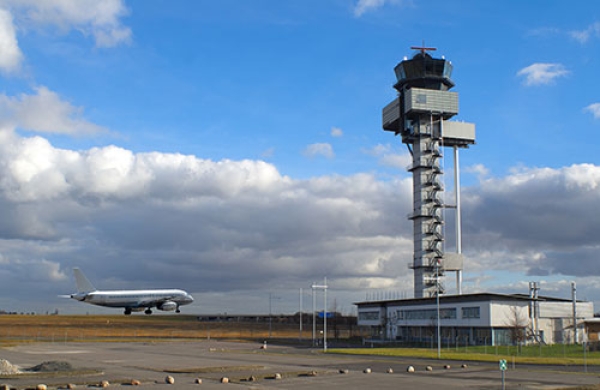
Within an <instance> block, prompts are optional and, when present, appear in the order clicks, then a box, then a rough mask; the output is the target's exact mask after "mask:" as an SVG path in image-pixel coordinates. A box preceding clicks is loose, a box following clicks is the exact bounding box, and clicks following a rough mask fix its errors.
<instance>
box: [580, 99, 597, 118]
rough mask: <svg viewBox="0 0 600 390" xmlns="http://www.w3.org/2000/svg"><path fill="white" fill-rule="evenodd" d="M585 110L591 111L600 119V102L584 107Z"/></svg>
mask: <svg viewBox="0 0 600 390" xmlns="http://www.w3.org/2000/svg"><path fill="white" fill-rule="evenodd" d="M584 111H586V112H590V113H591V114H592V115H593V116H594V118H596V119H600V103H592V104H590V105H589V106H587V107H586V108H584Z"/></svg>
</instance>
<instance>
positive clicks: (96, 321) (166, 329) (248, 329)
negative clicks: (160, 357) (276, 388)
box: [0, 315, 350, 343]
mask: <svg viewBox="0 0 600 390" xmlns="http://www.w3.org/2000/svg"><path fill="white" fill-rule="evenodd" d="M269 336H271V337H272V338H285V339H299V338H300V337H301V338H302V339H306V340H308V339H310V338H311V336H312V329H308V327H306V326H305V328H304V329H303V332H302V334H300V331H299V325H298V324H280V323H276V322H273V323H272V324H271V326H269V324H268V323H265V322H209V321H198V319H197V318H196V316H191V315H151V316H147V315H131V316H124V315H0V343H14V342H28V341H94V340H97V341H106V340H109V339H114V340H124V339H129V340H131V341H138V340H139V341H143V340H145V339H154V340H159V339H169V340H173V339H210V338H228V339H268V338H269ZM349 336H350V335H349V332H348V331H344V330H341V331H340V337H346V338H347V337H349Z"/></svg>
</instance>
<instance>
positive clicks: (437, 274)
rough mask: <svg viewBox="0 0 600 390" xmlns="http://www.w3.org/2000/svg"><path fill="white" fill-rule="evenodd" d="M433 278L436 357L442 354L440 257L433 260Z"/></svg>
mask: <svg viewBox="0 0 600 390" xmlns="http://www.w3.org/2000/svg"><path fill="white" fill-rule="evenodd" d="M435 280H436V285H437V291H436V293H435V301H436V308H437V356H438V359H440V358H441V355H442V351H441V345H440V344H441V341H442V335H441V334H440V333H441V332H440V328H441V326H440V259H437V260H436V261H435Z"/></svg>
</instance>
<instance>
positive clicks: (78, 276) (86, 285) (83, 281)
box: [73, 268, 96, 293]
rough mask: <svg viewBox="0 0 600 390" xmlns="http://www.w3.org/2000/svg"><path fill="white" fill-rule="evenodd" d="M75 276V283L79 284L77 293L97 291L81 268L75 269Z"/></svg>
mask: <svg viewBox="0 0 600 390" xmlns="http://www.w3.org/2000/svg"><path fill="white" fill-rule="evenodd" d="M73 274H74V275H75V283H76V284H77V292H80V293H81V292H90V291H96V288H95V287H94V285H93V284H92V283H91V282H90V281H89V280H88V278H86V277H85V275H84V274H83V272H82V271H81V270H80V269H79V268H73Z"/></svg>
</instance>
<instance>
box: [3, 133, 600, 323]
mask: <svg viewBox="0 0 600 390" xmlns="http://www.w3.org/2000/svg"><path fill="white" fill-rule="evenodd" d="M387 150H388V148H387V147H386V146H385V145H379V146H378V147H375V148H374V149H373V151H374V153H375V152H377V153H379V155H383V154H385V153H386V151H387ZM472 171H473V172H480V173H485V169H484V168H483V167H473V169H472ZM480 180H481V181H480V183H479V184H478V185H475V186H471V187H463V197H462V198H463V226H464V230H463V252H464V254H465V256H466V260H465V281H466V283H468V285H466V286H465V291H469V292H474V291H476V290H477V289H478V288H482V289H484V288H486V286H489V283H491V281H490V280H487V281H486V280H484V278H483V276H485V275H490V274H494V273H495V274H498V273H500V274H502V273H504V274H511V273H513V274H514V273H519V274H520V278H528V277H531V278H538V279H539V278H542V277H543V278H545V279H547V278H557V277H558V278H563V279H566V278H569V277H586V278H587V277H590V275H592V274H594V275H596V276H599V275H598V274H599V273H600V270H598V267H597V266H596V263H597V255H596V254H597V252H598V250H599V249H600V240H599V239H598V237H597V234H596V232H597V231H598V230H599V229H600V222H599V221H598V219H597V218H596V215H595V213H594V212H593V210H598V209H599V208H600V167H598V166H595V165H592V164H580V165H573V166H569V167H563V168H559V169H550V168H520V169H519V170H515V171H513V172H512V173H511V174H509V175H507V176H505V177H490V176H489V174H488V175H482V177H481V179H480ZM411 210H412V180H411V179H410V178H407V179H399V178H396V179H391V180H390V179H389V178H388V180H385V181H382V180H379V179H378V178H377V176H376V175H374V174H365V173H363V174H354V175H350V176H342V175H331V176H321V177H315V178H311V179H307V180H298V179H293V178H291V177H288V176H285V175H282V174H281V173H280V172H279V171H278V170H277V168H276V167H275V166H274V165H272V164H269V163H266V162H264V161H255V160H240V161H233V160H220V161H212V160H207V159H202V158H199V157H197V156H192V155H182V154H178V153H160V152H147V153H134V152H132V151H131V150H127V149H124V148H122V147H118V146H106V147H97V148H91V149H88V150H80V151H75V150H67V149H59V148H56V147H55V146H53V145H52V144H51V143H50V142H49V141H48V140H47V139H45V138H43V137H40V136H31V137H23V136H20V135H19V134H18V133H17V132H14V131H12V130H11V129H8V128H6V127H5V128H4V129H2V130H0V213H1V215H2V218H1V219H0V263H2V272H0V296H7V294H8V293H9V292H10V291H11V290H14V288H15V285H14V282H15V281H17V282H19V281H30V282H27V283H34V282H33V280H34V279H35V283H36V284H39V285H40V286H38V288H36V289H32V291H33V290H34V291H37V293H39V291H44V292H47V293H48V294H47V295H48V296H49V297H54V296H56V294H62V293H68V292H70V291H71V290H72V287H71V284H70V283H67V281H66V278H67V277H68V275H70V268H71V267H72V266H80V267H82V268H83V269H84V270H87V271H88V273H89V274H90V275H94V277H93V278H94V282H96V284H98V285H99V286H101V287H102V288H144V287H148V286H157V287H160V286H167V287H168V286H175V287H181V288H186V289H188V290H190V291H191V292H193V293H195V294H196V295H197V297H198V298H199V299H198V302H201V300H202V298H203V297H204V296H205V295H204V294H206V297H208V298H210V297H212V298H211V299H213V298H214V297H215V296H216V295H224V296H225V295H226V296H228V297H231V296H236V294H239V295H237V296H238V297H239V298H240V299H238V301H240V300H241V301H244V302H255V304H257V305H258V304H259V302H260V301H261V299H262V300H264V297H262V298H261V296H260V294H264V286H270V288H272V289H273V290H274V291H276V290H278V289H281V291H290V289H294V287H303V286H308V285H309V284H310V282H312V281H315V280H321V278H322V277H323V276H327V278H328V283H330V285H331V286H332V289H331V291H332V294H334V291H335V292H336V294H341V295H340V302H342V298H343V299H346V300H347V299H354V300H357V299H362V298H363V293H364V291H365V290H367V289H386V290H388V291H389V290H400V291H401V292H403V293H407V294H409V295H410V294H411V291H412V273H411V271H410V270H409V269H408V268H407V267H406V265H407V264H408V263H409V262H410V261H411V259H412V250H413V244H412V225H411V222H410V221H409V220H408V219H406V218H405V216H406V215H407V214H408V213H409V212H410V211H411ZM447 226H448V228H449V229H448V230H447V234H448V241H449V242H451V241H452V239H451V237H452V233H451V229H450V228H451V226H452V223H451V221H450V220H448V223H447ZM34 271H35V272H36V273H35V274H34V273H33V272H34ZM31 275H35V278H33V279H32V277H31ZM492 282H493V281H492ZM406 286H409V287H408V288H406ZM515 288H516V287H515ZM28 291H29V290H28ZM523 291H526V289H523ZM357 292H358V293H360V294H359V295H356V294H357ZM507 292H508V291H507ZM510 292H514V291H510ZM37 293H36V294H37ZM278 295H279V293H278ZM242 297H243V299H241V298H242ZM348 297H352V298H348ZM20 299H21V298H20ZM31 299H34V300H36V301H38V302H39V301H40V300H41V298H39V296H36V297H32V298H31ZM48 299H50V298H48ZM246 299H247V301H246ZM286 299H289V302H297V297H287V298H286ZM21 300H22V299H21ZM230 300H231V298H230ZM51 301H52V303H50V304H51V305H55V304H56V302H55V300H54V299H53V300H51ZM344 302H347V301H344ZM199 304H200V306H201V310H208V311H209V309H207V307H211V308H212V309H213V310H219V308H218V306H214V307H213V306H206V305H210V303H205V302H202V303H199ZM282 304H283V303H282ZM346 304H347V305H350V303H346ZM65 305H71V307H73V308H74V310H75V311H76V310H77V309H79V310H89V308H88V307H85V308H81V307H80V306H78V304H77V303H71V302H68V303H65ZM51 307H53V306H51ZM227 309H228V310H230V311H233V310H236V308H235V307H233V308H232V307H228V308H227ZM221 310H222V309H221ZM237 310H239V311H243V307H240V308H237ZM256 310H260V309H259V308H257V309H256ZM285 310H286V311H290V312H293V311H295V310H297V308H296V307H294V306H293V305H292V307H290V306H287V307H286V309H285Z"/></svg>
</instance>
